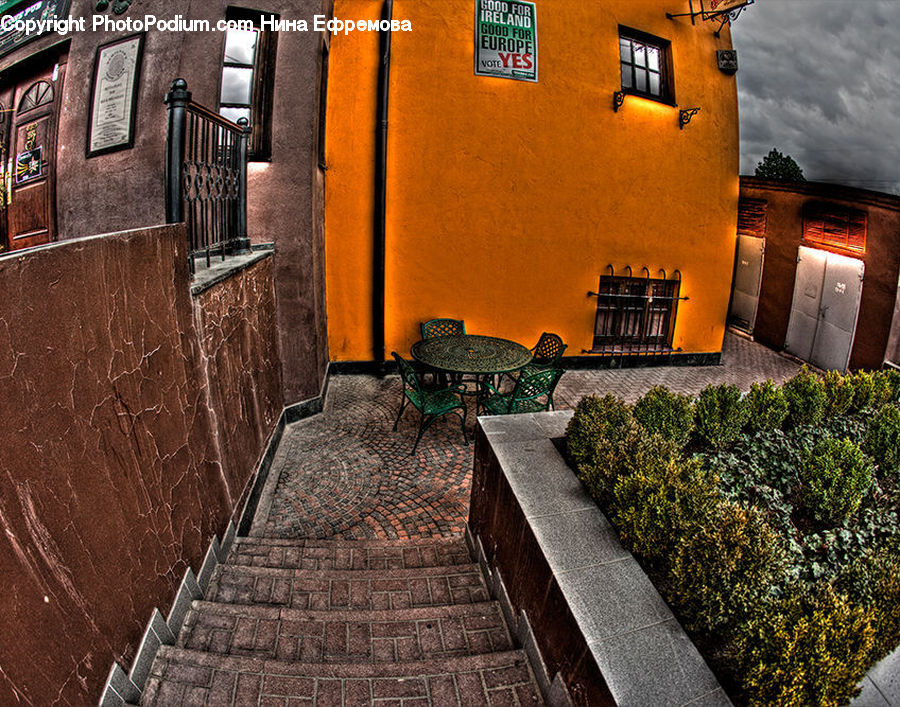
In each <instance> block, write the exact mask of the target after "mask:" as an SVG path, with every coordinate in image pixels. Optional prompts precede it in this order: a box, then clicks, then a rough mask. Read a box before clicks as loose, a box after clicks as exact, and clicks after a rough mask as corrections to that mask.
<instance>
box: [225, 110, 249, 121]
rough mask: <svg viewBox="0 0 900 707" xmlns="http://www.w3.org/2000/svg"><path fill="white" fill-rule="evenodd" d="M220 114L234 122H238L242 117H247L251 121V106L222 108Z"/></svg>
mask: <svg viewBox="0 0 900 707" xmlns="http://www.w3.org/2000/svg"><path fill="white" fill-rule="evenodd" d="M219 115H221V116H222V117H223V118H227V119H228V120H230V121H231V122H232V123H236V122H238V120H240V119H241V118H246V119H247V122H248V123H249V122H250V109H249V108H220V109H219Z"/></svg>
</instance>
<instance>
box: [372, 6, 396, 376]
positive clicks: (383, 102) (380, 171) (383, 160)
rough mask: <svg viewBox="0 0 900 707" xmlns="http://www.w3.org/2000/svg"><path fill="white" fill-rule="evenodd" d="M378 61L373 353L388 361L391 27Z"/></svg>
mask: <svg viewBox="0 0 900 707" xmlns="http://www.w3.org/2000/svg"><path fill="white" fill-rule="evenodd" d="M393 16H394V1H393V0H384V5H383V6H382V8H381V19H382V21H384V20H387V21H388V22H390V21H391V20H392V19H393ZM379 56H380V57H381V61H380V62H379V64H378V115H377V121H376V123H375V243H374V256H375V257H374V259H373V278H372V355H373V358H374V359H375V363H384V360H385V350H384V314H385V312H384V308H385V304H384V288H385V275H384V261H385V243H386V238H385V218H386V208H387V206H386V199H387V138H388V86H389V82H390V76H391V30H390V29H388V30H386V31H385V30H382V31H381V38H380V43H379Z"/></svg>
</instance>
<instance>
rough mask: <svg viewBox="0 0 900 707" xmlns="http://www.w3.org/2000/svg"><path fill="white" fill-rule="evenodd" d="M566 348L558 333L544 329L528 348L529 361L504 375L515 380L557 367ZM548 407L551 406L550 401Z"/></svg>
mask: <svg viewBox="0 0 900 707" xmlns="http://www.w3.org/2000/svg"><path fill="white" fill-rule="evenodd" d="M567 348H569V347H568V345H567V344H564V343H563V340H562V337H560V336H559V334H551V333H550V332H547V331H545V332H544V333H543V334H541V337H540V338H539V339H538V342H537V343H536V344H535V345H534V346H533V347H532V348H531V349H530V351H531V354H532V359H531V361H529V362H528V363H526V364H525V365H524V366H522V368H520V369H519V370H518V371H512V372H511V373H507V374H506V376H507V377H508V378H510V379H511V380H512V381H513V382H515V381H517V380H518V379H519V378H521V377H522V376H530V375H531V374H533V373H537V372H538V371H545V370H547V369H548V368H559V367H560V361H561V360H562V355H563V353H564V352H565V350H566V349H567ZM550 408H551V409H552V408H553V403H552V401H551V403H550Z"/></svg>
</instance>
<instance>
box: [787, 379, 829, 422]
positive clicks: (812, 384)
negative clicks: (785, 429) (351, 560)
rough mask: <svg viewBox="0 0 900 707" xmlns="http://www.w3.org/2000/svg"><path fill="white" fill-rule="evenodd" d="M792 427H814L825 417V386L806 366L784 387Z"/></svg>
mask: <svg viewBox="0 0 900 707" xmlns="http://www.w3.org/2000/svg"><path fill="white" fill-rule="evenodd" d="M781 390H782V392H783V393H784V397H785V399H786V400H787V403H788V410H789V412H788V423H789V424H790V425H791V426H792V427H797V426H798V425H813V424H815V423H817V422H819V421H820V420H821V419H822V417H823V416H824V415H825V385H824V384H823V383H822V381H821V380H820V379H819V377H818V376H817V375H815V374H814V373H810V370H809V368H807V367H806V366H805V365H804V366H803V367H802V368H801V369H800V372H799V373H798V374H797V375H795V376H794V377H793V378H791V379H790V380H789V381H788V382H787V383H785V384H784V386H783V387H782V389H781Z"/></svg>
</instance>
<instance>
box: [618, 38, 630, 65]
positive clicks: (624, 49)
mask: <svg viewBox="0 0 900 707" xmlns="http://www.w3.org/2000/svg"><path fill="white" fill-rule="evenodd" d="M619 55H620V56H621V57H622V61H627V62H628V63H629V64H630V63H631V42H630V41H629V40H627V39H620V40H619Z"/></svg>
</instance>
